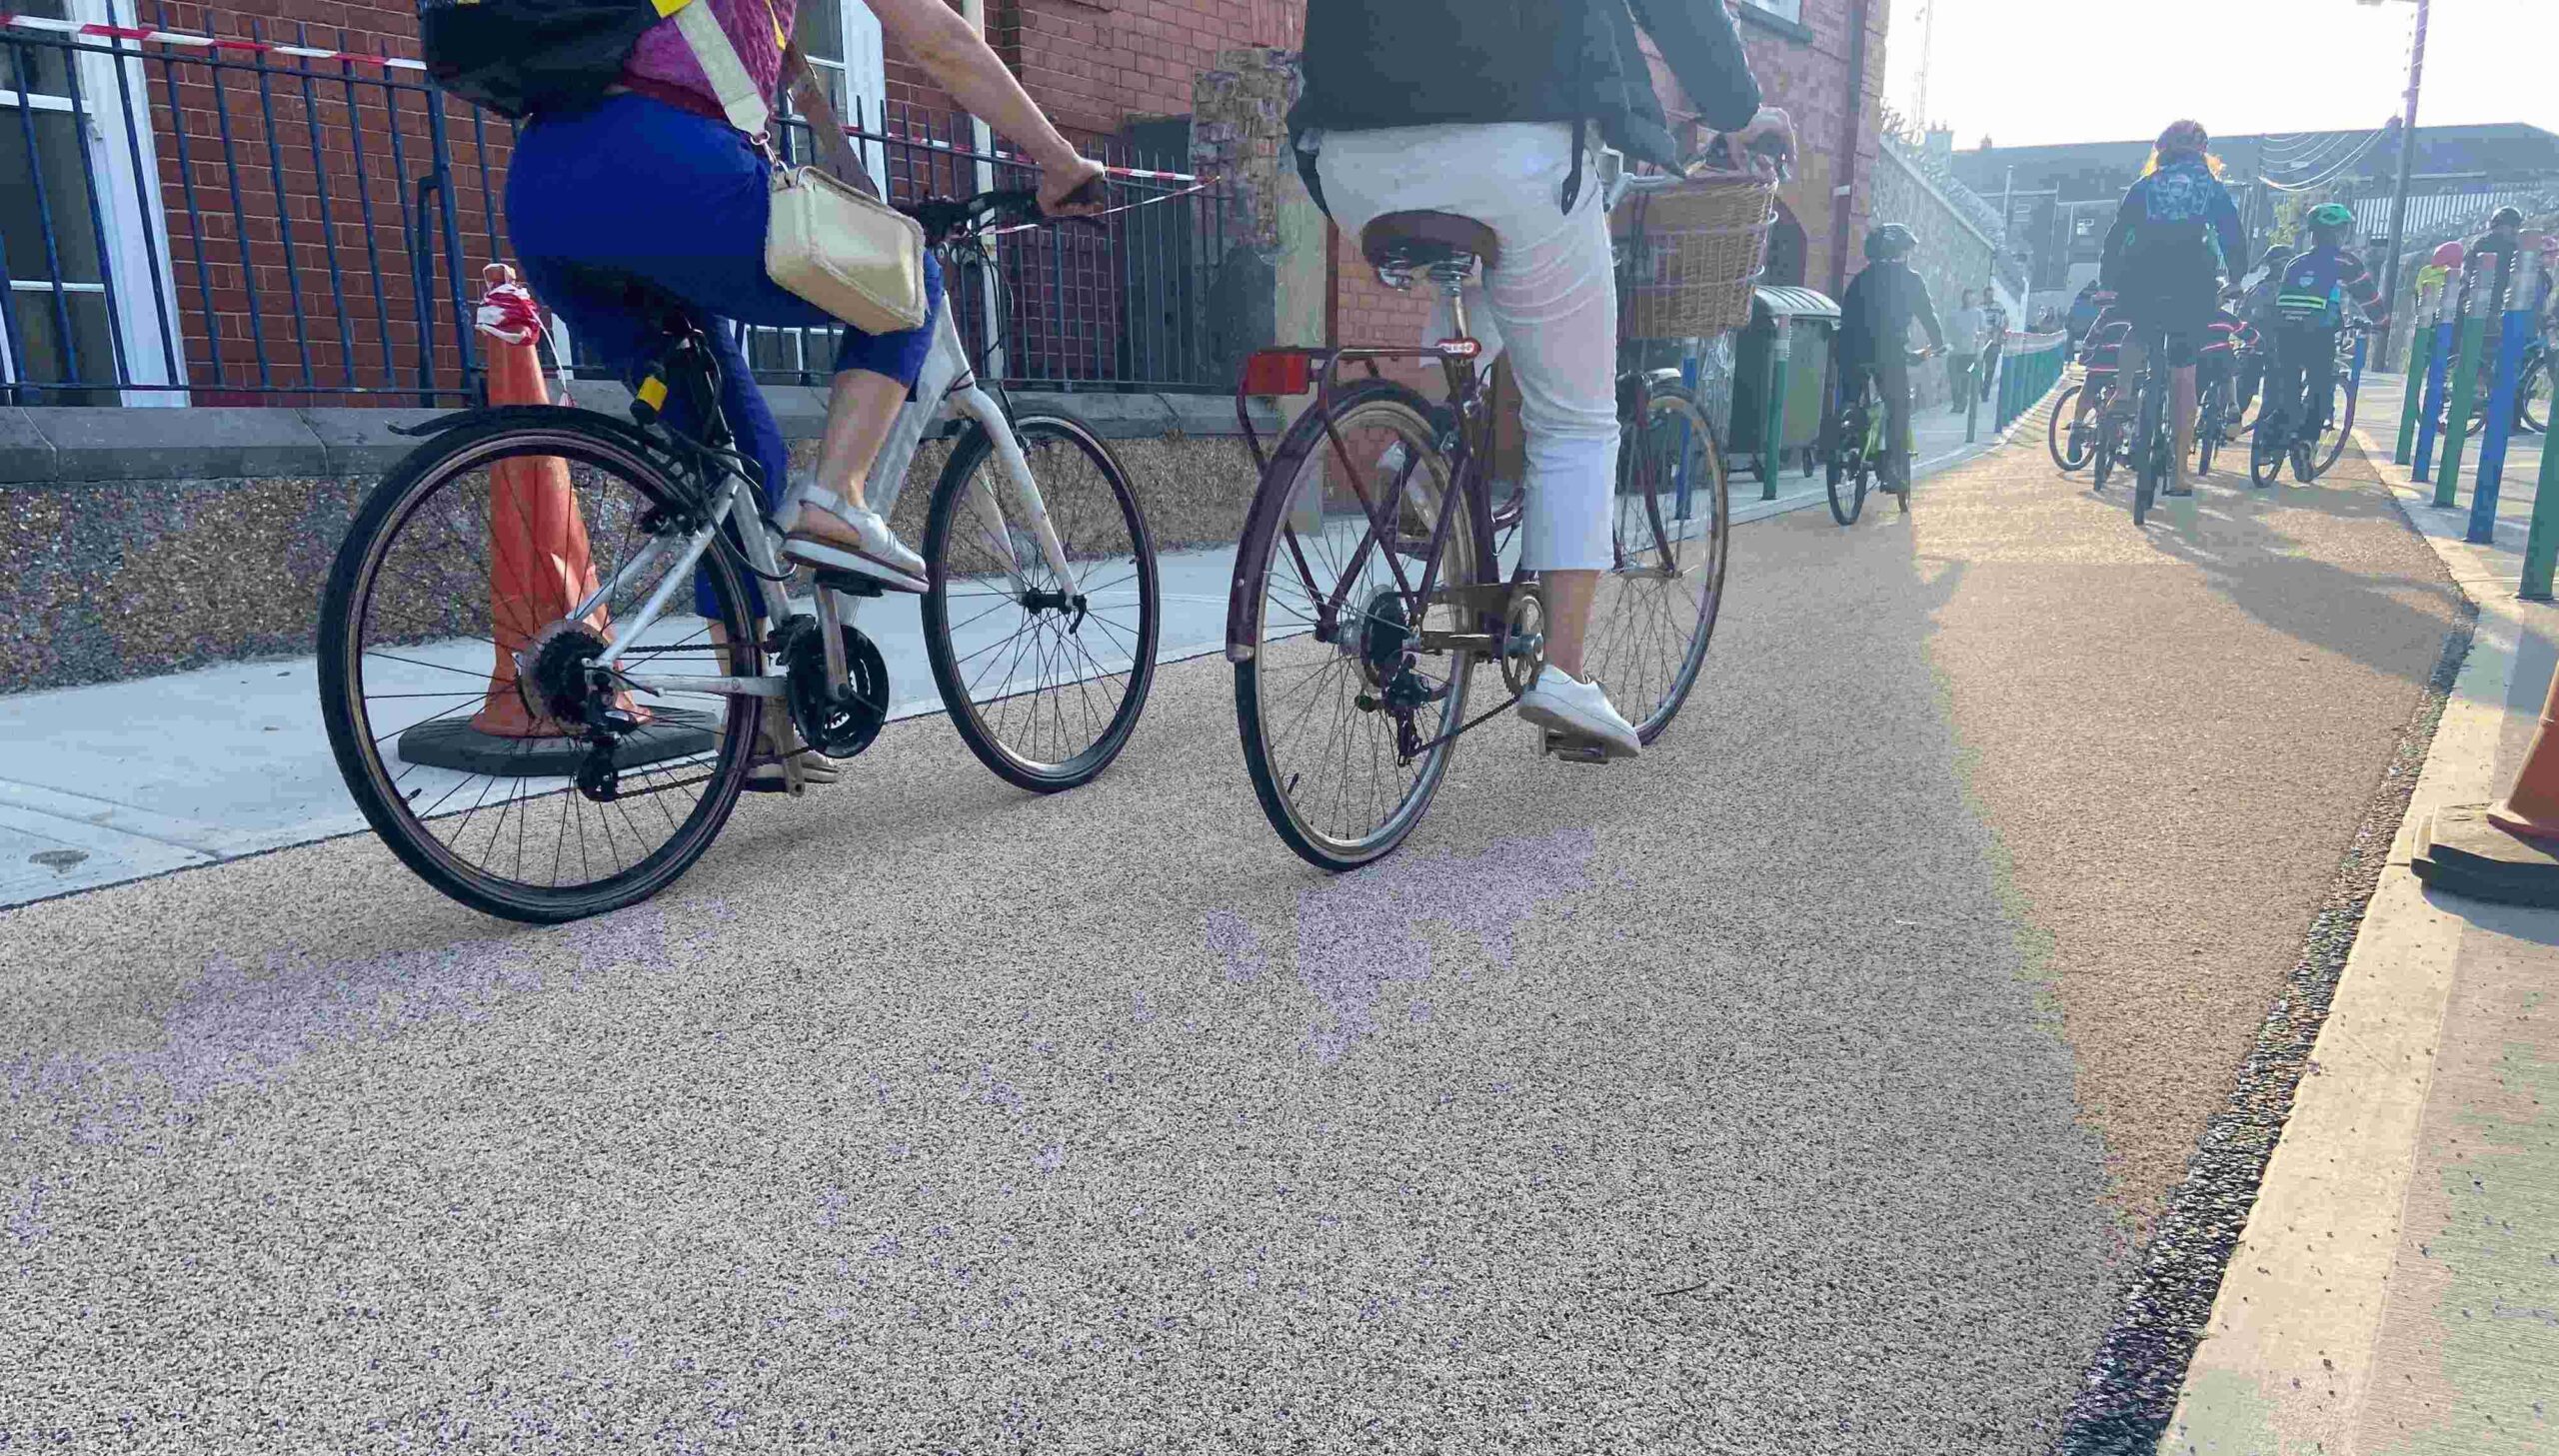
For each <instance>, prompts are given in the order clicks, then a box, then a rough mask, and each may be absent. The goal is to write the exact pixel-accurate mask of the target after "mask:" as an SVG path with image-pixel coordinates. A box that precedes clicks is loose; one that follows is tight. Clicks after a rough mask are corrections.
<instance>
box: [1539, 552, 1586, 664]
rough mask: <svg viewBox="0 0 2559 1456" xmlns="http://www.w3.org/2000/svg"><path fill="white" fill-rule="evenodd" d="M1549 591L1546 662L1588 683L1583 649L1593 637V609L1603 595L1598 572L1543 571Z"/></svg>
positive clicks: (1542, 580)
mask: <svg viewBox="0 0 2559 1456" xmlns="http://www.w3.org/2000/svg"><path fill="white" fill-rule="evenodd" d="M1537 580H1538V581H1539V582H1541V583H1543V584H1544V586H1545V591H1546V614H1547V626H1546V661H1547V662H1549V663H1552V664H1554V665H1555V666H1556V667H1558V668H1561V669H1562V670H1563V671H1565V672H1567V673H1569V674H1571V675H1572V676H1573V677H1575V678H1578V679H1581V680H1582V681H1583V682H1588V681H1589V679H1588V677H1587V676H1586V675H1584V674H1583V672H1582V671H1581V649H1582V646H1583V644H1584V643H1585V642H1586V641H1587V640H1588V638H1589V636H1590V607H1591V604H1592V603H1593V602H1595V601H1596V600H1597V599H1598V596H1599V574H1598V573H1597V572H1541V573H1539V574H1538V578H1537Z"/></svg>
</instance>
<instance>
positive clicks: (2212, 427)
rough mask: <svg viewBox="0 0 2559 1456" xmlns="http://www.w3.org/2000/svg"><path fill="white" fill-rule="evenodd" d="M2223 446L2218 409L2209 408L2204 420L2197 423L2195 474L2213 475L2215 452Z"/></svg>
mask: <svg viewBox="0 0 2559 1456" xmlns="http://www.w3.org/2000/svg"><path fill="white" fill-rule="evenodd" d="M2220 446H2221V416H2220V412H2219V410H2218V409H2217V408H2213V407H2207V409H2206V413H2205V416H2204V418H2202V419H2200V420H2197V421H2196V422H2195V474H2196V475H2198V476H2208V475H2210V474H2212V456H2213V452H2214V451H2215V450H2217V449H2219V448H2220Z"/></svg>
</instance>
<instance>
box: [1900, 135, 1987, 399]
mask: <svg viewBox="0 0 2559 1456" xmlns="http://www.w3.org/2000/svg"><path fill="white" fill-rule="evenodd" d="M1874 218H1875V221H1876V222H1878V223H1887V222H1897V223H1902V224H1904V225H1906V226H1908V227H1909V229H1910V231H1911V232H1913V233H1915V234H1917V235H1918V238H1919V247H1918V251H1917V252H1915V253H1913V254H1912V255H1911V259H1910V266H1911V267H1912V268H1914V269H1916V270H1918V273H1919V276H1920V277H1921V278H1922V279H1925V280H1926V281H1927V284H1928V299H1929V301H1930V302H1931V303H1933V304H1935V305H1936V308H1937V317H1938V319H1939V320H1940V321H1943V320H1945V319H1946V318H1947V317H1948V316H1949V315H1951V314H1952V313H1953V312H1954V310H1955V308H1956V306H1957V305H1958V304H1959V303H1960V302H1961V301H1962V298H1963V292H1964V290H1965V289H1972V290H1974V291H1975V292H1976V293H1978V292H1981V291H1983V290H1985V289H1986V288H1987V287H1988V286H1989V278H1990V262H1991V258H1992V256H1993V255H1994V254H1995V253H1996V252H1997V249H1996V248H1995V247H1994V245H1993V244H1992V242H1991V239H1990V236H1989V235H1988V234H1986V233H1984V232H1982V231H1981V230H1980V228H1979V227H1978V226H1976V225H1975V224H1974V223H1973V221H1972V220H1971V218H1970V217H1968V216H1966V213H1965V210H1964V208H1963V207H1962V205H1961V203H1960V201H1959V200H1958V199H1955V198H1952V197H1949V196H1948V194H1947V193H1946V192H1945V191H1944V190H1943V189H1942V188H1941V187H1940V186H1939V184H1938V183H1937V182H1936V181H1935V180H1934V179H1932V178H1930V177H1929V176H1928V175H1927V174H1926V173H1925V172H1924V171H1923V170H1922V169H1921V168H1919V167H1918V166H1916V165H1914V164H1913V163H1911V162H1910V161H1909V160H1907V159H1905V158H1904V157H1902V155H1901V154H1900V152H1899V151H1898V150H1897V149H1896V148H1894V147H1892V146H1885V147H1883V148H1882V149H1880V151H1879V152H1878V153H1877V165H1876V168H1875V190H1874ZM2009 323H2010V324H2011V325H2012V326H2018V325H2022V324H2023V323H2024V321H2023V320H2021V319H2011V320H2009ZM1911 384H1912V390H1911V393H1912V394H1913V395H1914V396H1915V397H1916V398H1917V400H1918V402H1919V403H1921V404H1934V405H1944V404H1946V403H1947V398H1948V391H1947V387H1946V375H1945V370H1944V369H1943V368H1942V367H1937V366H1934V365H1932V366H1931V367H1929V368H1926V369H1922V370H1919V371H1917V372H1916V373H1914V374H1913V375H1912V377H1911Z"/></svg>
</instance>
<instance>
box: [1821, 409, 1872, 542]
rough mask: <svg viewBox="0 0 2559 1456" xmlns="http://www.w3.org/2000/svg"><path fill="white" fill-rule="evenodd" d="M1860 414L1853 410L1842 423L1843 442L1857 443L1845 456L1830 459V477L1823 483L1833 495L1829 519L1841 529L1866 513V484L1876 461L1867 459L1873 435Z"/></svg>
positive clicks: (1855, 521) (1833, 456)
mask: <svg viewBox="0 0 2559 1456" xmlns="http://www.w3.org/2000/svg"><path fill="white" fill-rule="evenodd" d="M1860 413H1861V412H1855V411H1852V412H1850V414H1849V415H1848V417H1847V418H1846V419H1845V420H1843V421H1841V422H1840V426H1839V437H1840V439H1842V440H1853V441H1856V442H1858V444H1857V445H1856V446H1855V447H1853V448H1852V449H1849V450H1848V451H1847V452H1846V453H1844V454H1833V455H1832V456H1831V458H1830V470H1829V476H1828V479H1827V480H1826V481H1825V482H1824V484H1825V485H1827V486H1828V488H1829V493H1830V519H1831V520H1833V521H1836V522H1838V523H1839V524H1840V525H1842V526H1854V525H1856V524H1857V517H1858V516H1860V515H1862V514H1863V513H1864V511H1865V509H1866V483H1867V481H1868V480H1869V479H1870V478H1871V477H1872V476H1873V474H1874V462H1873V461H1872V460H1870V459H1868V458H1867V457H1868V455H1869V454H1870V452H1869V451H1868V450H1867V449H1866V448H1865V442H1866V438H1867V436H1868V435H1869V434H1870V433H1871V432H1869V431H1868V430H1867V428H1866V423H1865V421H1864V420H1863V419H1861V418H1860Z"/></svg>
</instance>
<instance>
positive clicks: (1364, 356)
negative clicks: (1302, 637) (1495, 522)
mask: <svg viewBox="0 0 2559 1456" xmlns="http://www.w3.org/2000/svg"><path fill="white" fill-rule="evenodd" d="M1458 321H1459V329H1460V335H1459V337H1456V338H1451V339H1444V340H1441V341H1440V342H1439V343H1438V344H1435V345H1431V346H1427V347H1419V346H1416V347H1413V348H1409V349H1382V348H1380V349H1370V348H1358V349H1318V348H1280V349H1264V350H1261V351H1258V352H1257V353H1255V354H1254V355H1253V356H1252V358H1250V359H1248V360H1247V361H1246V362H1245V371H1244V378H1243V380H1242V381H1241V382H1240V383H1239V384H1238V386H1237V389H1236V418H1237V420H1238V421H1240V422H1241V423H1242V425H1243V427H1244V435H1245V444H1246V446H1247V447H1248V448H1249V449H1250V450H1251V451H1252V452H1253V460H1254V469H1255V471H1256V473H1257V474H1264V473H1268V472H1269V470H1270V468H1271V456H1270V452H1269V451H1267V450H1265V449H1264V448H1263V441H1262V436H1261V433H1260V432H1259V431H1257V430H1255V429H1254V427H1253V419H1252V411H1251V401H1252V399H1253V398H1254V396H1256V395H1289V396H1294V395H1301V394H1304V393H1305V392H1306V391H1307V390H1308V389H1309V388H1311V389H1312V390H1313V391H1314V394H1315V401H1314V404H1313V406H1312V409H1313V410H1314V412H1315V416H1316V419H1317V420H1318V421H1320V422H1321V424H1322V428H1323V433H1324V439H1325V442H1326V443H1327V444H1328V445H1329V447H1330V448H1331V450H1332V452H1333V458H1334V459H1335V460H1337V461H1339V462H1340V463H1341V468H1342V475H1343V478H1344V479H1345V480H1347V481H1348V482H1349V483H1350V488H1351V491H1352V493H1353V494H1354V495H1356V496H1357V497H1358V498H1359V506H1360V511H1361V513H1362V514H1363V515H1364V516H1365V517H1366V518H1367V530H1366V532H1365V533H1364V534H1362V536H1361V537H1360V540H1359V545H1358V546H1357V548H1355V549H1354V551H1353V553H1352V555H1351V558H1350V563H1349V565H1348V566H1347V567H1346V568H1345V569H1344V570H1343V571H1342V572H1341V574H1340V577H1339V580H1337V581H1336V582H1335V583H1334V585H1333V590H1332V591H1331V592H1329V593H1322V592H1318V591H1317V590H1316V589H1315V585H1314V569H1313V568H1312V567H1311V566H1310V565H1309V564H1308V563H1307V561H1306V558H1305V552H1304V549H1303V548H1302V547H1301V546H1299V545H1298V542H1297V531H1296V527H1295V526H1294V525H1293V524H1290V523H1288V522H1285V521H1283V522H1282V523H1281V524H1280V527H1279V529H1280V531H1281V532H1282V533H1284V534H1285V537H1286V540H1287V546H1288V556H1289V561H1290V564H1291V565H1292V566H1293V567H1294V568H1295V570H1296V572H1297V576H1298V583H1299V585H1300V586H1301V587H1303V588H1304V589H1305V593H1306V600H1307V601H1309V602H1316V601H1320V602H1321V603H1322V606H1321V607H1320V608H1319V609H1318V610H1317V613H1316V621H1317V624H1318V630H1319V631H1320V630H1322V629H1324V628H1328V627H1329V626H1330V625H1331V624H1332V623H1334V622H1336V621H1338V620H1339V617H1340V613H1341V608H1342V602H1343V594H1344V593H1345V592H1347V591H1348V584H1349V583H1350V582H1352V581H1354V580H1356V579H1357V577H1358V575H1359V572H1360V571H1361V569H1362V568H1364V567H1365V565H1366V562H1367V554H1368V553H1369V552H1370V551H1373V550H1376V549H1377V547H1378V543H1379V542H1381V541H1383V540H1385V539H1387V538H1389V537H1391V536H1392V534H1393V530H1394V518H1393V517H1392V516H1390V515H1388V514H1386V513H1387V512H1388V511H1389V510H1390V509H1392V508H1394V507H1395V506H1396V504H1397V503H1398V502H1400V500H1401V499H1402V496H1403V492H1404V488H1405V487H1406V486H1407V485H1408V484H1410V482H1411V479H1412V472H1413V471H1414V470H1415V469H1417V468H1418V467H1419V464H1420V462H1419V459H1418V458H1417V457H1416V456H1413V455H1410V454H1407V456H1406V457H1405V459H1404V462H1403V466H1402V469H1401V471H1400V472H1399V473H1398V474H1397V475H1396V477H1395V481H1394V485H1393V487H1392V488H1391V493H1390V496H1389V499H1388V500H1387V501H1386V502H1385V503H1383V504H1382V505H1381V504H1380V503H1379V502H1377V501H1374V500H1371V499H1369V495H1368V490H1367V487H1366V486H1365V485H1363V484H1362V483H1361V481H1362V476H1363V472H1361V471H1360V470H1359V468H1358V467H1357V466H1356V465H1355V464H1353V462H1352V461H1351V459H1350V447H1349V446H1348V445H1346V444H1345V443H1343V441H1342V439H1341V435H1340V432H1338V431H1337V430H1335V429H1334V428H1333V419H1332V405H1333V393H1334V390H1335V389H1336V388H1337V386H1338V385H1339V382H1340V374H1341V366H1342V365H1343V364H1345V363H1351V364H1360V365H1364V366H1365V367H1366V368H1367V370H1368V372H1369V377H1370V378H1375V377H1376V374H1377V369H1376V366H1377V362H1378V361H1380V360H1388V359H1435V360H1437V361H1438V362H1439V364H1440V367H1441V369H1442V370H1443V372H1444V373H1445V374H1446V376H1447V381H1448V391H1449V397H1448V405H1449V407H1450V408H1451V409H1454V410H1455V411H1456V412H1457V429H1456V431H1455V432H1454V438H1453V439H1452V440H1451V441H1449V442H1448V448H1447V449H1446V451H1445V454H1446V456H1447V459H1448V477H1449V484H1448V489H1449V491H1450V492H1451V493H1452V494H1455V493H1462V494H1463V497H1464V499H1465V501H1466V503H1467V505H1468V506H1469V507H1471V508H1472V509H1471V510H1470V511H1469V512H1468V513H1467V516H1468V519H1469V525H1470V529H1472V530H1473V532H1474V536H1475V539H1474V541H1473V542H1472V545H1473V547H1474V549H1475V553H1476V558H1475V559H1476V560H1477V561H1478V562H1490V561H1491V560H1492V521H1491V503H1490V502H1489V501H1488V500H1487V499H1486V497H1487V495H1488V493H1487V492H1486V491H1485V490H1484V486H1483V479H1482V471H1481V469H1480V468H1479V464H1478V463H1479V461H1480V460H1481V459H1482V455H1481V453H1480V452H1479V450H1478V446H1479V445H1480V444H1481V438H1482V432H1484V431H1486V430H1488V429H1489V428H1490V422H1489V421H1488V420H1487V419H1485V418H1484V412H1483V411H1482V409H1481V408H1480V401H1481V399H1482V390H1481V386H1480V384H1479V383H1478V381H1477V379H1476V371H1475V368H1474V365H1475V361H1476V360H1477V359H1478V358H1479V357H1480V356H1481V354H1482V353H1483V349H1482V346H1481V345H1479V344H1477V343H1476V342H1475V341H1474V340H1473V339H1470V338H1466V337H1464V336H1463V333H1462V330H1463V326H1464V313H1463V310H1462V309H1460V311H1459V314H1458ZM1452 515H1453V513H1450V512H1447V511H1441V512H1439V513H1438V518H1439V519H1438V520H1437V521H1436V522H1435V523H1433V524H1432V526H1431V532H1430V547H1429V552H1428V555H1427V556H1426V557H1424V559H1423V562H1424V565H1423V568H1422V574H1421V581H1420V583H1419V585H1418V586H1416V585H1415V584H1414V583H1413V581H1412V579H1411V576H1410V574H1409V573H1408V572H1407V571H1406V570H1405V568H1404V564H1403V561H1402V556H1401V554H1400V553H1397V552H1392V551H1389V552H1386V553H1385V561H1386V570H1387V572H1388V574H1389V575H1391V576H1392V577H1393V579H1394V583H1395V590H1396V591H1397V592H1398V593H1400V594H1402V595H1403V596H1405V597H1407V598H1409V599H1411V600H1413V601H1414V602H1416V603H1427V602H1428V601H1429V600H1430V599H1431V596H1432V594H1433V593H1434V592H1435V591H1437V590H1438V576H1439V563H1440V560H1441V558H1442V556H1443V554H1444V552H1445V548H1446V545H1447V538H1448V523H1449V521H1450V520H1451V519H1452ZM1250 556H1251V554H1250V553H1249V552H1243V551H1239V552H1238V553H1237V554H1236V573H1237V577H1238V586H1237V587H1236V589H1235V590H1233V591H1231V592H1230V593H1229V594H1228V611H1227V661H1228V662H1231V663H1243V662H1250V661H1252V658H1253V645H1254V640H1255V637H1256V635H1257V634H1256V631H1255V622H1254V620H1253V617H1254V608H1255V606H1256V604H1255V603H1253V602H1251V601H1248V600H1247V594H1246V593H1245V591H1244V590H1243V587H1242V577H1243V574H1244V572H1245V570H1246V566H1245V564H1246V562H1247V561H1248V560H1250ZM1465 585H1466V586H1468V587H1475V586H1480V585H1483V584H1482V583H1480V582H1470V583H1467V584H1465Z"/></svg>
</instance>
